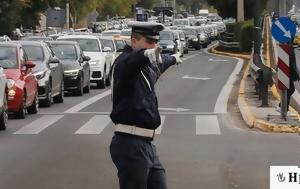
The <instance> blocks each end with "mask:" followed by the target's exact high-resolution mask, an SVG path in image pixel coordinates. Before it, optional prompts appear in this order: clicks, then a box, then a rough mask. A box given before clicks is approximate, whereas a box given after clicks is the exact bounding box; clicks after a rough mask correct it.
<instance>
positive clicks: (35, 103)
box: [27, 93, 39, 114]
mask: <svg viewBox="0 0 300 189" xmlns="http://www.w3.org/2000/svg"><path fill="white" fill-rule="evenodd" d="M27 111H28V113H29V114H36V113H37V112H38V111H39V97H38V93H36V95H35V98H34V100H33V102H32V104H31V106H29V107H28V108H27Z"/></svg>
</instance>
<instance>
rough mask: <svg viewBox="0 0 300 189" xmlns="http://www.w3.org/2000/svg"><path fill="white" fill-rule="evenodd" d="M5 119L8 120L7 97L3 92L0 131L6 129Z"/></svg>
mask: <svg viewBox="0 0 300 189" xmlns="http://www.w3.org/2000/svg"><path fill="white" fill-rule="evenodd" d="M7 120H8V114H7V98H6V95H5V94H4V98H3V112H2V113H1V115H0V130H1V131H4V130H6V124H7Z"/></svg>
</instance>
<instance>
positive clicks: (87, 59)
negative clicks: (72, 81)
mask: <svg viewBox="0 0 300 189" xmlns="http://www.w3.org/2000/svg"><path fill="white" fill-rule="evenodd" d="M82 59H83V61H87V62H88V61H90V60H91V57H89V56H82Z"/></svg>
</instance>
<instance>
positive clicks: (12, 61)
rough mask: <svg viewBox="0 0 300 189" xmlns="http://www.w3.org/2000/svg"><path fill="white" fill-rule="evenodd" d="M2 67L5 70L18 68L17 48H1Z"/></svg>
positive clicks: (0, 59)
mask: <svg viewBox="0 0 300 189" xmlns="http://www.w3.org/2000/svg"><path fill="white" fill-rule="evenodd" d="M0 65H1V67H3V68H17V53H16V48H15V47H0Z"/></svg>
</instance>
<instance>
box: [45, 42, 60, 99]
mask: <svg viewBox="0 0 300 189" xmlns="http://www.w3.org/2000/svg"><path fill="white" fill-rule="evenodd" d="M43 51H44V53H45V57H46V63H47V64H48V67H49V69H50V70H51V74H50V75H51V80H52V81H51V84H52V86H51V87H52V95H53V96H54V95H57V94H58V93H59V92H60V83H61V80H60V79H61V76H60V73H59V64H57V63H51V60H53V58H54V56H53V54H52V53H51V51H50V50H49V49H48V48H47V47H46V46H43Z"/></svg>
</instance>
